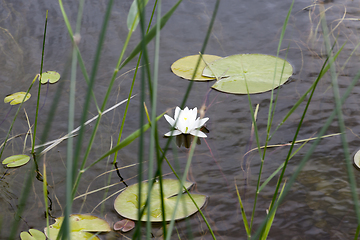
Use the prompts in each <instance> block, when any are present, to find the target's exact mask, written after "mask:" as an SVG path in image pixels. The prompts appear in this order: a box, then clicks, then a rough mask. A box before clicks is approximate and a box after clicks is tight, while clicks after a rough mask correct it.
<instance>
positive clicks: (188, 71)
mask: <svg viewBox="0 0 360 240" xmlns="http://www.w3.org/2000/svg"><path fill="white" fill-rule="evenodd" d="M202 57H203V59H205V61H206V62H207V63H208V64H209V63H211V62H213V61H215V60H217V59H220V58H221V57H219V56H215V55H208V54H203V55H202ZM198 59H199V54H198V55H191V56H187V57H183V58H180V59H179V60H177V61H175V62H174V63H173V64H172V65H171V71H172V72H173V73H174V74H175V75H177V76H179V77H182V78H185V79H188V80H191V77H192V75H193V73H194V70H195V67H196V64H197V61H198ZM203 59H201V62H200V64H199V67H198V69H197V71H196V74H195V77H194V80H195V81H211V80H215V78H214V77H205V76H202V75H201V74H202V71H203V70H204V68H205V66H206V64H205V62H204V61H203Z"/></svg>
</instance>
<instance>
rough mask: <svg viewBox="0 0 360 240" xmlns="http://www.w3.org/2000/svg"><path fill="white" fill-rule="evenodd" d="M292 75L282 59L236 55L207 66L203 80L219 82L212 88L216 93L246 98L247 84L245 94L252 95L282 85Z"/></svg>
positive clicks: (291, 69)
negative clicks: (208, 78)
mask: <svg viewBox="0 0 360 240" xmlns="http://www.w3.org/2000/svg"><path fill="white" fill-rule="evenodd" d="M284 64H285V67H284V71H282V69H283V66H284ZM275 65H276V75H275V80H274V71H275ZM282 72H283V73H282ZM292 73H293V68H292V66H291V64H290V63H288V62H287V61H285V60H284V59H281V58H278V57H274V56H270V55H264V54H238V55H232V56H229V57H225V58H222V59H219V60H216V61H214V62H212V63H210V64H209V66H207V67H205V69H204V71H203V76H206V77H215V76H217V77H218V78H221V79H219V80H218V81H217V82H216V83H215V84H214V85H213V86H212V88H215V89H217V90H219V91H222V92H226V93H234V94H247V88H246V83H247V86H248V89H249V93H250V94H253V93H262V92H266V91H269V90H271V89H274V88H276V87H278V86H280V85H282V84H284V83H285V82H286V81H287V80H288V79H289V77H290V76H291V75H292ZM245 79H246V83H245Z"/></svg>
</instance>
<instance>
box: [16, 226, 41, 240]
mask: <svg viewBox="0 0 360 240" xmlns="http://www.w3.org/2000/svg"><path fill="white" fill-rule="evenodd" d="M20 238H21V240H46V236H45V234H44V233H43V232H41V231H39V230H37V229H29V232H21V233H20Z"/></svg>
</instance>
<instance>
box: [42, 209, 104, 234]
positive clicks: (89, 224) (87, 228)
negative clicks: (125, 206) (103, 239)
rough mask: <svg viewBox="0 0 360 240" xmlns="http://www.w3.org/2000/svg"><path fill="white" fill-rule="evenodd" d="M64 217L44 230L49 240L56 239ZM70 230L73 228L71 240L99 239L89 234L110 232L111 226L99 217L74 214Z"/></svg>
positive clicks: (71, 217) (57, 219) (71, 218)
mask: <svg viewBox="0 0 360 240" xmlns="http://www.w3.org/2000/svg"><path fill="white" fill-rule="evenodd" d="M63 220H64V217H59V218H56V219H55V223H54V224H53V225H50V226H49V231H47V228H45V229H44V232H45V234H46V236H47V237H48V238H49V239H51V240H52V239H54V240H55V239H56V237H57V235H58V233H59V231H60V227H61V224H62V222H63ZM70 228H71V233H70V235H71V239H77V240H83V239H84V240H85V239H89V238H91V239H99V238H98V237H97V236H95V235H93V234H92V233H89V232H110V231H111V229H110V226H109V224H108V223H107V222H106V221H105V220H103V219H101V218H98V217H95V216H92V215H87V214H72V215H70Z"/></svg>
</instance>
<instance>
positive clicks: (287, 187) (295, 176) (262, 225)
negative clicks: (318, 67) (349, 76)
mask: <svg viewBox="0 0 360 240" xmlns="http://www.w3.org/2000/svg"><path fill="white" fill-rule="evenodd" d="M319 74H321V73H319ZM359 79H360V70H359V71H358V72H357V74H356V75H355V77H354V78H353V80H352V81H351V83H350V85H349V86H348V87H347V89H346V91H345V93H344V95H343V97H342V98H341V105H342V104H344V102H345V101H346V99H347V98H348V97H349V95H350V93H351V91H352V90H353V88H354V87H355V85H356V84H357V82H358V81H359ZM335 116H336V109H334V110H333V112H332V113H331V115H330V116H329V117H328V119H327V120H326V122H325V123H324V125H323V127H322V128H321V130H320V132H319V134H318V137H317V138H316V140H315V141H314V143H313V144H312V145H311V147H310V149H309V150H308V151H307V152H306V154H305V156H304V157H303V158H302V160H301V161H300V163H299V165H298V167H297V169H296V171H294V173H293V174H292V175H291V177H290V179H289V181H288V184H287V185H286V187H285V188H284V192H283V194H282V195H281V196H280V197H279V199H278V201H277V202H276V203H275V204H274V208H277V207H278V206H279V205H280V204H281V203H282V201H283V200H284V198H285V196H286V194H287V192H288V191H289V190H290V188H291V186H292V184H293V183H294V182H295V180H296V178H297V176H298V175H299V173H300V172H301V170H302V169H303V167H304V166H305V164H306V163H307V161H308V160H309V159H310V157H311V155H312V153H313V152H314V151H315V149H316V147H317V145H318V144H319V143H320V141H321V136H323V135H324V134H325V133H326V131H327V129H328V128H329V126H330V125H331V123H332V122H333V120H334V118H335ZM273 211H275V209H271V210H270V211H269V213H268V215H267V216H266V218H265V219H264V220H263V222H262V224H261V225H260V227H259V229H258V230H257V232H256V233H255V234H254V235H253V236H252V238H251V239H253V240H256V239H258V237H259V235H260V232H261V231H262V229H263V228H264V227H265V225H266V222H267V220H268V217H269V215H270V214H272V212H273Z"/></svg>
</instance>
